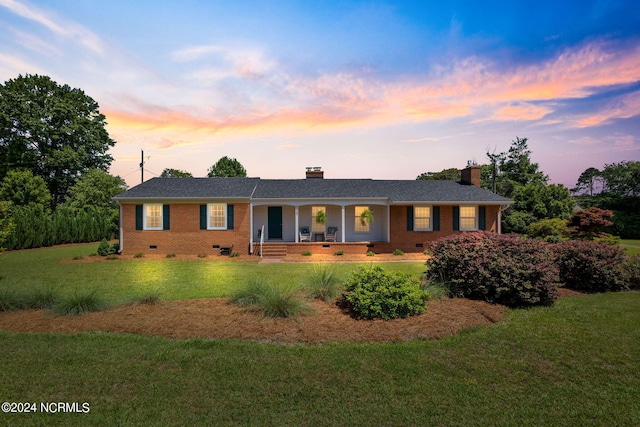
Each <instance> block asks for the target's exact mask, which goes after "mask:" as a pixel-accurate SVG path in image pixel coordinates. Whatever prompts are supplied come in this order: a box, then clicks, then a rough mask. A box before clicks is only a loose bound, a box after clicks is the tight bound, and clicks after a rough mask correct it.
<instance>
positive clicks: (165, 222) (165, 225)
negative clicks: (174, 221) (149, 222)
mask: <svg viewBox="0 0 640 427" xmlns="http://www.w3.org/2000/svg"><path fill="white" fill-rule="evenodd" d="M169 211H170V206H169V205H162V229H163V230H169V229H170V227H171V220H170V219H169V213H170V212H169Z"/></svg>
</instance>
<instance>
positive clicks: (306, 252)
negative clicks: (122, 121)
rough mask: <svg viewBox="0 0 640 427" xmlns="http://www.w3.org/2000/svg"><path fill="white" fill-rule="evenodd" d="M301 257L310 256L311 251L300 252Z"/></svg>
mask: <svg viewBox="0 0 640 427" xmlns="http://www.w3.org/2000/svg"><path fill="white" fill-rule="evenodd" d="M302 255H303V256H311V251H302Z"/></svg>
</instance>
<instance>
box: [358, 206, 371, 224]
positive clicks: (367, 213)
mask: <svg viewBox="0 0 640 427" xmlns="http://www.w3.org/2000/svg"><path fill="white" fill-rule="evenodd" d="M372 222H373V211H372V210H371V209H365V210H363V211H362V212H361V213H360V223H361V224H362V225H367V224H371V223H372Z"/></svg>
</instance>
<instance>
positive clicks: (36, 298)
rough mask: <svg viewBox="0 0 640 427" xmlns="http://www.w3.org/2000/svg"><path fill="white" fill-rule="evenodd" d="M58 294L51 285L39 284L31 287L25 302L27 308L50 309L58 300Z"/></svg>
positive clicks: (25, 296)
mask: <svg viewBox="0 0 640 427" xmlns="http://www.w3.org/2000/svg"><path fill="white" fill-rule="evenodd" d="M58 300H59V297H58V294H57V292H56V291H55V290H53V288H51V287H49V286H39V287H35V288H33V289H30V290H29V291H28V292H27V293H26V294H25V295H24V300H23V304H24V306H25V308H39V309H50V308H53V307H54V306H55V305H56V303H57V302H58Z"/></svg>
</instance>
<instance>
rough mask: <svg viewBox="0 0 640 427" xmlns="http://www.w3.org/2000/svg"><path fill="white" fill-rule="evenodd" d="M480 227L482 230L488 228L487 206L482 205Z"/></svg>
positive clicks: (479, 215)
mask: <svg viewBox="0 0 640 427" xmlns="http://www.w3.org/2000/svg"><path fill="white" fill-rule="evenodd" d="M478 228H479V229H480V230H486V229H487V207H486V206H480V213H479V214H478Z"/></svg>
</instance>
